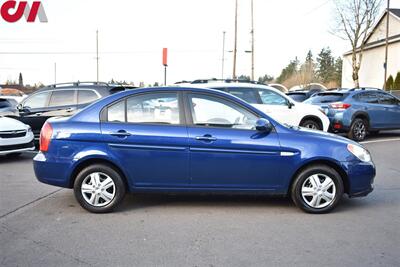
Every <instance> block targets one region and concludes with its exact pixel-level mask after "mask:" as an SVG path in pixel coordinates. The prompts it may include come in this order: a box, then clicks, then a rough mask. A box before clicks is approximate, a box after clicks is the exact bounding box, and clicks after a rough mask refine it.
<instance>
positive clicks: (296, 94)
mask: <svg viewBox="0 0 400 267" xmlns="http://www.w3.org/2000/svg"><path fill="white" fill-rule="evenodd" d="M323 91H324V90H322V89H310V90H298V91H292V92H289V93H286V95H288V96H290V98H292V99H293V100H294V101H297V102H303V101H305V100H307V99H309V98H310V97H311V96H313V95H314V94H316V93H320V92H323Z"/></svg>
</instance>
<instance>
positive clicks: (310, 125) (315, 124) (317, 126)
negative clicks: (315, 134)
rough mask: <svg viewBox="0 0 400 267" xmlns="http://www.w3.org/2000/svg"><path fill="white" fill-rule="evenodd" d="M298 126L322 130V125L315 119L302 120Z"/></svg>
mask: <svg viewBox="0 0 400 267" xmlns="http://www.w3.org/2000/svg"><path fill="white" fill-rule="evenodd" d="M300 126H301V127H304V128H308V129H313V130H323V129H322V126H321V125H320V124H319V123H318V122H317V121H316V120H311V119H308V120H304V121H302V122H301V124H300Z"/></svg>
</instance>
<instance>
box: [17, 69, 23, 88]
mask: <svg viewBox="0 0 400 267" xmlns="http://www.w3.org/2000/svg"><path fill="white" fill-rule="evenodd" d="M18 85H19V86H24V80H23V79H22V73H21V72H20V73H19V78H18Z"/></svg>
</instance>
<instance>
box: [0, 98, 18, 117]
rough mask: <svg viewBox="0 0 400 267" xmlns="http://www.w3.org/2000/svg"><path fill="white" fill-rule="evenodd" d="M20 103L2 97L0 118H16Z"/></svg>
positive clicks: (0, 99) (0, 100)
mask: <svg viewBox="0 0 400 267" xmlns="http://www.w3.org/2000/svg"><path fill="white" fill-rule="evenodd" d="M17 105H18V102H17V101H16V100H14V99H8V98H3V97H0V116H7V115H10V116H13V115H14V116H15V115H16V114H17Z"/></svg>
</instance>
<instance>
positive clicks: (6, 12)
mask: <svg viewBox="0 0 400 267" xmlns="http://www.w3.org/2000/svg"><path fill="white" fill-rule="evenodd" d="M0 14H1V17H2V18H3V19H4V20H5V21H7V22H10V23H12V22H17V21H19V20H20V19H21V18H22V16H25V19H26V21H27V22H35V20H36V18H37V17H38V18H39V21H40V22H47V16H46V12H45V11H44V8H43V4H42V3H41V2H40V1H34V2H33V3H32V6H29V4H28V2H27V1H11V0H10V1H5V2H4V3H3V5H2V6H1V7H0Z"/></svg>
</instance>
